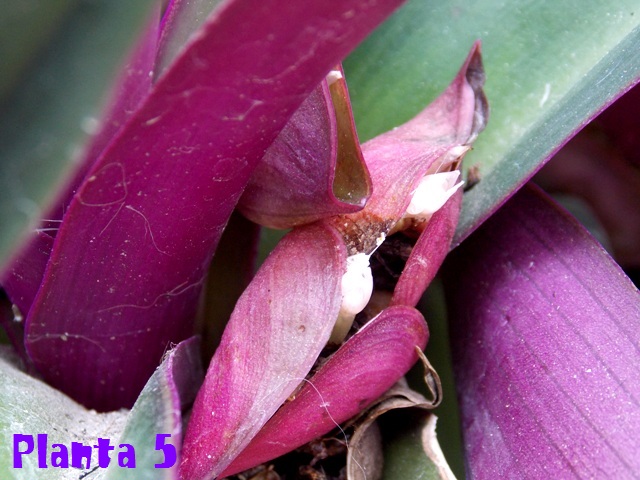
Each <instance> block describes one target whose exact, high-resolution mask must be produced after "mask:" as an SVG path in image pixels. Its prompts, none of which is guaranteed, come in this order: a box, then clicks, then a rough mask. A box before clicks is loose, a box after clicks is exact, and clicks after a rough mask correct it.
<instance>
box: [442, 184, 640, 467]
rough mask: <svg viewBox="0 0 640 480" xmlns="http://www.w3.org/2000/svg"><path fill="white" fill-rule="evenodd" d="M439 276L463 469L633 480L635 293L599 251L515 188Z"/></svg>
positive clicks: (532, 195) (543, 201)
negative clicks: (445, 304) (462, 446)
mask: <svg viewBox="0 0 640 480" xmlns="http://www.w3.org/2000/svg"><path fill="white" fill-rule="evenodd" d="M445 274H446V275H445V280H446V282H445V284H446V289H447V294H448V304H449V308H450V316H451V335H452V344H453V356H454V364H455V373H456V379H457V388H458V392H459V396H460V403H461V410H462V417H463V420H462V422H463V435H464V443H465V448H466V457H467V464H468V474H470V475H471V476H472V477H473V478H480V479H481V478H496V477H497V476H499V477H510V478H515V477H517V478H570V477H571V478H573V477H576V478H578V477H579V478H601V477H611V478H634V477H635V476H636V475H637V473H638V471H640V456H638V444H637V439H638V438H640V371H639V370H638V368H637V365H638V361H639V360H640V349H639V345H640V333H639V332H640V330H638V321H640V295H639V293H638V290H637V289H636V288H635V287H634V286H633V284H632V283H631V282H630V281H629V279H628V278H627V277H626V276H625V275H624V273H623V272H622V271H621V270H620V269H619V267H618V266H617V265H616V264H615V262H614V261H613V260H612V259H611V258H610V257H609V256H608V255H607V254H606V253H605V251H604V250H603V249H602V247H601V246H600V245H598V244H597V242H595V240H593V238H592V237H591V236H590V235H589V234H588V233H587V232H586V230H584V229H583V228H582V226H580V225H579V224H578V223H577V222H576V220H575V219H573V218H572V217H570V216H569V215H568V214H567V213H566V212H564V211H562V210H560V209H559V208H558V207H557V206H555V205H554V204H553V202H551V201H550V200H549V199H547V198H546V197H545V196H544V195H543V194H542V193H541V192H539V191H537V190H534V189H532V188H525V189H524V190H522V191H521V192H519V193H518V194H516V196H514V197H513V198H512V199H511V200H510V201H509V202H508V203H507V204H505V206H503V208H502V209H500V211H499V212H498V213H497V214H495V215H494V216H493V217H492V218H491V219H489V220H488V221H487V222H486V224H485V225H483V226H482V227H481V228H480V229H479V230H478V231H477V232H476V233H474V234H473V235H472V236H471V237H469V239H467V241H465V242H464V243H463V244H462V245H461V246H460V247H459V248H458V249H456V250H455V251H454V252H453V253H452V257H451V259H450V260H449V261H448V262H447V263H445Z"/></svg>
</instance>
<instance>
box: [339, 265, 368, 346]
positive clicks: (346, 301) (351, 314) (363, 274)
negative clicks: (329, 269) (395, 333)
mask: <svg viewBox="0 0 640 480" xmlns="http://www.w3.org/2000/svg"><path fill="white" fill-rule="evenodd" d="M372 293H373V275H372V274H371V267H370V266H369V255H367V254H365V253H358V254H356V255H352V256H350V257H347V271H346V272H345V273H344V275H342V304H341V305H340V312H339V313H338V319H337V321H336V325H335V326H334V328H333V332H332V333H331V339H330V340H329V342H330V343H341V342H342V340H344V338H345V336H346V335H347V333H349V329H350V328H351V324H352V323H353V320H354V319H355V317H356V315H357V314H358V313H360V312H361V311H362V310H364V307H366V306H367V303H369V300H370V299H371V294H372Z"/></svg>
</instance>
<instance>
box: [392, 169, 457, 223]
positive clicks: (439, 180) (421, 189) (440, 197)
mask: <svg viewBox="0 0 640 480" xmlns="http://www.w3.org/2000/svg"><path fill="white" fill-rule="evenodd" d="M459 177H460V172H459V171H458V170H454V171H452V172H443V173H433V174H431V175H425V176H424V178H423V179H422V180H421V181H420V184H419V185H418V188H416V191H415V192H414V193H413V196H412V197H411V203H410V204H409V206H408V207H407V212H406V213H405V217H408V218H418V219H425V218H429V217H430V216H431V215H433V214H434V213H435V212H437V211H438V210H440V209H441V208H442V206H443V205H444V204H445V203H446V202H447V200H449V198H450V197H451V196H452V195H453V194H454V193H455V192H456V191H457V190H458V189H459V188H460V187H461V186H462V184H463V183H464V182H462V181H461V182H458V183H456V182H457V181H458V178H459Z"/></svg>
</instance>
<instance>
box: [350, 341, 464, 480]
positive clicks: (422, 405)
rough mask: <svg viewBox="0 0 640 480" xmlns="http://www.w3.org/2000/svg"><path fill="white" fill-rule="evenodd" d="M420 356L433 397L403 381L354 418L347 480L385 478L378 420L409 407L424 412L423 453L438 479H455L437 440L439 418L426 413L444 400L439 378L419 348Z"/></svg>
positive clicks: (421, 426) (421, 428)
mask: <svg viewBox="0 0 640 480" xmlns="http://www.w3.org/2000/svg"><path fill="white" fill-rule="evenodd" d="M418 356H419V358H420V361H421V362H422V364H423V367H424V369H425V375H424V378H425V383H426V385H427V388H428V389H429V392H430V394H431V395H430V397H431V398H426V397H424V396H423V395H422V394H420V393H418V392H416V391H415V390H412V389H411V388H410V387H409V385H408V384H407V382H406V380H405V379H404V378H403V379H401V380H400V381H398V383H396V384H395V385H394V386H393V387H392V388H390V389H389V390H388V391H387V392H386V393H385V394H384V395H383V396H382V397H380V399H379V400H378V401H377V402H376V403H375V404H374V405H373V406H371V407H370V408H369V409H368V410H367V411H365V412H364V413H363V414H362V415H360V416H359V417H357V418H356V419H354V420H353V421H352V422H351V423H350V424H349V427H351V428H353V430H354V433H353V436H352V437H351V441H350V445H349V451H348V453H347V480H380V479H382V474H383V469H384V460H383V437H382V434H381V433H380V429H379V427H378V419H379V417H380V416H381V415H383V414H385V413H387V412H390V411H391V410H397V409H406V408H409V409H418V410H422V411H423V412H424V415H421V421H420V439H421V440H420V441H421V444H422V449H423V451H424V454H425V456H427V457H428V458H429V460H431V462H432V463H433V464H434V466H435V467H436V469H437V471H438V473H439V478H442V479H451V478H454V477H453V473H451V470H450V469H449V466H448V465H447V463H446V460H445V459H444V456H443V454H442V451H441V450H440V446H439V445H438V441H437V439H436V435H435V421H436V417H435V415H433V414H430V413H427V412H429V411H430V410H432V409H433V408H435V407H437V406H438V405H439V404H440V402H441V400H442V386H441V383H440V378H439V377H438V374H437V373H436V371H435V370H434V368H433V367H432V366H431V363H429V360H428V359H427V357H426V356H425V355H424V354H423V353H422V351H420V350H419V349H418Z"/></svg>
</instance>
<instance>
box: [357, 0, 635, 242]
mask: <svg viewBox="0 0 640 480" xmlns="http://www.w3.org/2000/svg"><path fill="white" fill-rule="evenodd" d="M639 11H640V2H639V1H638V0H621V1H620V2H616V4H615V6H613V5H612V4H611V2H608V1H604V0H590V1H588V2H586V3H585V2H579V1H577V0H571V1H567V2H560V3H558V2H553V1H551V0H542V1H537V2H507V3H505V2H502V1H498V0H481V1H478V2H463V1H460V0H448V1H443V2H434V1H424V0H413V1H411V2H409V3H408V4H407V5H406V6H405V7H404V8H403V9H402V10H400V11H399V12H397V14H396V15H394V16H393V17H392V18H391V19H390V20H389V21H388V22H387V23H386V24H385V25H383V27H382V28H381V29H379V30H378V31H376V32H375V33H374V35H373V36H372V37H370V39H369V40H368V41H367V42H365V43H364V44H363V45H362V46H361V47H360V48H359V49H358V50H357V51H356V52H355V53H354V54H353V55H352V56H351V57H350V58H349V59H348V61H347V62H346V63H345V70H346V73H347V80H348V81H349V88H350V91H351V96H352V100H353V103H354V113H355V116H356V124H357V125H358V128H359V134H360V137H361V138H362V139H363V140H366V139H367V138H371V137H372V136H374V135H376V134H378V133H380V132H382V131H385V130H387V129H389V128H391V127H393V126H395V125H398V124H401V123H402V122H404V121H406V120H407V119H408V118H410V117H411V116H412V115H414V114H415V113H416V112H417V110H418V109H419V108H420V105H422V104H424V103H428V102H429V101H431V100H432V99H433V98H434V97H435V96H436V95H437V94H438V93H439V92H440V91H441V90H442V89H444V87H445V85H446V81H447V80H446V79H447V78H449V77H450V76H452V74H453V71H454V69H455V65H456V64H457V63H458V62H459V61H461V60H462V58H464V52H465V51H466V50H467V49H468V48H469V46H470V45H471V44H472V43H473V41H475V40H476V39H481V40H482V42H483V52H484V56H485V58H484V60H485V70H486V73H487V85H486V88H485V91H486V94H487V97H488V99H489V104H490V105H491V118H490V121H489V125H488V127H487V129H486V130H485V132H483V134H482V135H481V136H480V137H479V139H478V141H477V142H476V144H475V146H474V151H473V152H470V153H469V155H468V156H467V158H466V159H465V162H466V166H467V167H469V166H473V165H476V166H478V167H479V171H480V175H481V178H482V180H481V182H480V183H479V184H478V185H476V186H475V187H474V188H473V189H472V190H470V191H469V192H468V193H467V195H466V196H465V201H464V206H463V211H462V215H461V220H460V224H459V226H458V232H457V241H461V240H462V239H463V238H464V237H466V236H467V235H468V234H469V233H470V232H471V231H472V230H473V229H474V228H475V227H476V226H477V225H478V224H479V223H480V222H481V221H482V220H483V219H484V218H486V217H487V216H488V215H489V214H490V213H491V212H492V211H493V210H495V209H496V208H497V206H498V205H499V204H500V203H501V202H503V201H504V200H505V199H506V198H507V196H508V195H509V193H510V192H513V191H514V190H515V189H516V188H518V187H519V186H520V185H522V184H523V183H524V181H525V180H526V179H527V178H528V177H529V176H531V175H532V174H533V173H534V172H535V170H536V169H537V168H538V167H539V166H540V165H541V163H543V162H544V161H545V160H546V159H547V158H548V157H549V156H550V155H552V154H553V153H554V152H555V151H556V150H557V149H558V148H559V147H560V146H561V145H562V144H563V143H564V142H565V141H566V139H567V138H568V137H570V136H572V135H573V134H574V133H575V132H576V131H577V130H578V129H580V128H581V127H582V126H583V125H584V124H585V123H586V122H587V121H588V120H589V119H590V118H592V117H593V116H594V115H595V114H596V113H598V112H599V111H600V110H601V109H602V108H604V107H605V106H606V105H608V104H609V103H610V102H612V101H613V100H614V99H615V98H616V97H617V96H618V95H620V94H621V93H622V92H623V91H625V90H626V89H627V88H629V87H630V86H631V85H632V84H633V83H634V82H635V81H637V79H638V78H639V77H640V50H638V48H637V45H638V43H639V42H640V27H639V20H638V19H639V18H640V16H639V15H638V12H639Z"/></svg>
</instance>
